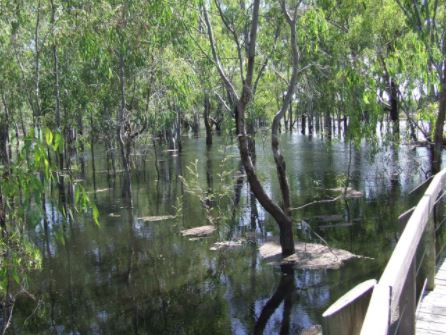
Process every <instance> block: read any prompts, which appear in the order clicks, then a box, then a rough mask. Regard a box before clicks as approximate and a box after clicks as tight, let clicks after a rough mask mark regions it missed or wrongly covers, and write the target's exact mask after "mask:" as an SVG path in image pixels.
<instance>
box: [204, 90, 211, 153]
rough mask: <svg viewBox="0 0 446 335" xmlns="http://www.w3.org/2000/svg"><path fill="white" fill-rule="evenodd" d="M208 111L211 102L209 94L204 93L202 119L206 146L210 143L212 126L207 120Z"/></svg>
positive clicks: (209, 110)
mask: <svg viewBox="0 0 446 335" xmlns="http://www.w3.org/2000/svg"><path fill="white" fill-rule="evenodd" d="M210 112H211V103H210V100H209V94H208V93H205V94H204V112H203V119H204V127H205V128H206V145H208V146H210V145H212V126H211V123H210V120H209V115H210Z"/></svg>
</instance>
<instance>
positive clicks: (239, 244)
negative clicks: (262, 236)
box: [209, 239, 246, 251]
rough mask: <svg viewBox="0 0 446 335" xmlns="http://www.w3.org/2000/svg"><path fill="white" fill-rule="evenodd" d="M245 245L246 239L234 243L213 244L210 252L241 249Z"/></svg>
mask: <svg viewBox="0 0 446 335" xmlns="http://www.w3.org/2000/svg"><path fill="white" fill-rule="evenodd" d="M245 243H246V240H245V239H239V240H234V241H221V242H215V243H214V244H213V246H212V247H210V248H209V250H212V251H218V250H224V249H234V248H240V247H242V246H243V245H244V244H245Z"/></svg>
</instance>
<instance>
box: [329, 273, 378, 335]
mask: <svg viewBox="0 0 446 335" xmlns="http://www.w3.org/2000/svg"><path fill="white" fill-rule="evenodd" d="M375 285H376V280H375V279H369V280H366V281H365V282H362V283H360V284H358V285H356V286H355V287H354V288H352V289H351V290H350V291H348V292H347V293H346V294H344V295H343V296H342V297H341V298H339V299H338V300H337V301H336V302H335V303H334V304H333V305H331V306H330V307H329V308H328V309H327V310H326V311H325V312H324V313H323V314H322V318H323V323H322V325H323V334H324V335H356V334H359V333H360V332H361V327H362V323H363V321H364V318H365V314H366V313H367V308H368V306H369V302H370V297H371V296H372V292H373V288H374V287H375Z"/></svg>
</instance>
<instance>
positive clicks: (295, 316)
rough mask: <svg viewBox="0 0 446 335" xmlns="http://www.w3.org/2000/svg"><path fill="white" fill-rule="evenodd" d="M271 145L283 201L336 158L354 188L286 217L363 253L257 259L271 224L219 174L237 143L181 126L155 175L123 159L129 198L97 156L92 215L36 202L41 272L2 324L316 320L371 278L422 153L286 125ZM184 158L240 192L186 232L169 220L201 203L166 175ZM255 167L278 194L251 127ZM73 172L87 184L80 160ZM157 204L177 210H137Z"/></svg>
mask: <svg viewBox="0 0 446 335" xmlns="http://www.w3.org/2000/svg"><path fill="white" fill-rule="evenodd" d="M282 145H283V151H284V154H285V156H286V159H287V168H288V176H289V182H290V187H291V191H292V195H293V205H294V207H297V206H300V205H303V204H306V203H309V202H311V201H314V200H320V199H326V198H329V197H333V196H334V194H333V192H331V191H328V189H330V188H336V187H338V186H339V185H341V183H342V181H343V180H345V175H346V173H347V171H348V166H349V162H350V164H351V168H350V172H351V175H350V185H351V186H353V188H354V189H356V190H359V191H361V192H363V197H361V198H358V199H351V200H349V201H347V202H344V201H337V202H334V203H324V204H319V205H314V206H309V207H306V208H305V209H303V210H297V211H294V212H293V215H294V219H295V222H301V220H302V219H303V220H305V222H308V223H309V224H310V226H311V227H312V229H314V231H315V232H316V233H318V234H319V235H321V236H322V237H323V238H324V239H325V240H326V241H327V242H328V243H329V244H330V246H333V247H337V248H343V249H347V250H349V251H351V252H353V253H356V254H360V255H365V256H368V257H372V258H373V260H364V259H363V260H355V261H352V262H350V263H348V264H347V265H345V266H343V267H342V268H341V269H338V270H299V269H296V270H295V271H294V272H292V273H289V274H283V273H282V272H281V271H280V269H279V268H277V267H273V266H271V265H268V264H266V263H265V262H264V261H263V260H262V259H261V258H260V256H259V255H258V251H257V248H258V246H259V245H261V243H262V242H264V241H265V240H266V239H268V238H271V237H274V236H277V229H276V226H275V224H274V222H273V221H272V220H271V218H270V217H269V215H267V214H265V212H264V211H263V210H262V208H261V207H260V206H259V205H258V204H256V205H255V207H253V203H252V201H251V200H250V196H249V189H248V188H247V186H246V184H245V183H239V184H237V178H235V177H232V176H237V170H238V168H239V160H238V158H237V157H238V156H237V154H238V151H237V148H236V147H235V146H234V145H231V143H227V140H226V139H224V138H218V137H217V138H215V139H214V146H213V147H212V148H211V149H207V148H206V145H205V139H204V138H184V144H183V152H182V153H181V154H178V155H176V154H174V153H172V152H164V153H163V154H162V157H161V160H160V162H159V174H160V177H159V180H157V179H158V178H157V172H156V169H155V168H154V159H153V157H152V156H150V155H149V156H143V155H140V156H136V157H135V159H136V161H137V162H138V164H137V168H136V171H135V172H134V173H133V175H132V194H131V195H132V197H131V198H132V202H131V204H129V203H128V202H125V201H123V200H122V196H121V194H122V192H121V188H122V185H121V184H122V178H121V177H120V175H119V174H118V175H117V176H116V178H111V179H110V178H107V174H106V173H105V170H106V167H105V159H104V157H103V156H102V158H100V156H98V157H99V158H96V166H97V174H96V184H97V190H99V191H98V192H96V193H95V201H96V204H97V206H98V208H99V210H100V213H101V219H100V220H101V226H100V227H96V226H95V225H94V224H93V223H91V222H90V221H89V220H87V219H85V220H83V219H78V220H76V221H75V222H63V220H61V219H60V216H58V215H57V213H56V210H55V208H53V207H52V206H50V205H48V209H47V210H48V215H49V218H50V221H51V222H50V225H49V227H48V230H46V231H45V229H44V227H43V226H42V225H41V224H39V225H38V226H37V227H36V228H35V229H34V230H33V231H31V238H32V239H33V240H34V241H35V242H36V243H38V245H39V247H40V248H41V250H42V254H43V257H44V261H43V270H42V271H41V272H36V273H35V274H34V275H33V276H32V278H31V280H30V283H29V286H30V291H31V292H36V293H37V294H36V297H38V298H39V302H38V304H37V308H36V304H35V303H30V302H29V300H27V299H24V300H23V301H19V302H18V304H17V306H16V309H15V316H14V330H15V332H16V333H17V334H28V333H32V334H50V333H58V334H252V333H254V332H259V333H260V332H262V331H263V332H264V334H279V333H280V334H299V332H301V331H302V330H303V329H305V328H308V327H310V326H312V325H313V324H319V323H321V313H322V312H323V311H324V310H325V309H326V308H327V307H328V306H329V305H330V304H331V303H332V302H334V301H335V300H336V299H337V298H338V297H339V296H341V295H342V294H343V293H345V292H346V291H347V290H348V289H349V288H351V287H352V286H353V285H355V284H357V283H359V282H361V281H363V280H366V279H369V278H376V277H378V275H379V272H380V271H381V270H382V268H383V266H384V264H385V262H386V261H387V259H388V257H389V255H390V252H391V250H392V248H393V246H394V245H395V243H396V240H397V237H398V232H399V231H400V230H401V227H399V226H398V224H397V223H396V222H397V221H396V218H397V217H398V215H399V214H400V213H401V212H403V211H405V210H406V209H408V208H409V207H410V206H412V205H413V204H414V203H416V200H417V199H418V197H419V196H420V194H419V193H417V192H415V193H414V194H412V195H408V193H409V192H410V191H411V190H412V189H413V188H414V187H415V186H416V185H418V184H419V183H420V182H421V181H423V180H424V179H425V176H424V172H423V171H428V168H427V159H428V157H427V155H428V153H427V151H426V150H425V149H424V148H411V147H409V146H404V145H401V146H399V147H397V148H395V147H381V148H380V149H379V150H378V151H377V152H376V153H374V154H373V155H372V152H371V149H370V148H369V147H368V145H367V144H366V143H364V144H363V145H362V146H361V148H360V150H356V149H354V148H353V149H352V150H349V145H347V144H345V143H342V142H336V141H334V142H331V143H326V142H324V141H323V140H322V139H320V138H316V137H314V138H312V139H311V138H308V137H304V136H301V135H298V134H292V135H290V134H287V135H283V137H282ZM143 149H144V148H142V149H141V150H140V152H144V150H143ZM147 151H149V152H152V150H151V149H150V148H148V149H147ZM350 153H351V155H350ZM143 160H145V162H143ZM194 162H196V166H197V172H198V177H197V178H198V179H197V182H198V185H201V187H202V189H203V190H205V191H206V192H207V191H208V190H209V191H210V192H212V191H215V190H221V189H223V187H222V186H228V187H227V188H226V189H233V190H235V193H237V191H239V192H240V199H239V200H238V199H237V200H236V201H235V202H236V203H238V209H237V210H236V211H232V210H231V209H229V210H228V213H227V217H228V218H230V219H226V220H225V221H224V223H222V224H220V225H219V229H218V232H217V233H216V234H214V236H212V237H210V238H207V239H201V240H197V241H190V240H189V239H188V238H185V237H182V236H181V234H180V231H181V230H183V229H186V228H190V227H195V226H200V225H205V224H208V221H207V220H206V215H205V210H204V208H203V205H202V203H201V202H200V200H199V199H198V198H197V196H196V195H193V194H189V193H187V192H185V191H187V190H186V189H185V187H184V185H183V184H182V183H181V178H180V177H179V176H182V175H184V176H186V178H191V177H190V173H189V172H188V171H189V169H188V167H189V168H191V167H192V165H191V164H193V163H194ZM257 167H258V169H259V174H260V176H261V179H262V181H263V182H264V185H265V188H266V190H267V192H268V193H269V194H272V196H273V197H274V198H275V199H279V188H278V185H277V183H276V176H275V168H274V165H273V159H272V157H271V154H270V148H269V138H268V137H265V138H262V136H259V138H258V139H257ZM88 170H89V171H91V168H90V167H89V168H88ZM192 170H193V169H192ZM224 171H228V173H229V174H230V179H229V180H230V181H231V182H229V184H233V185H221V183H220V177H219V176H218V174H219V173H220V174H221V173H222V172H224ZM223 183H226V184H228V179H227V178H226V180H225V181H224V182H223ZM84 184H85V186H86V188H87V189H89V190H90V191H92V190H93V186H92V185H93V182H92V174H91V172H90V173H89V175H88V176H87V178H86V180H85V181H84ZM215 192H217V191H215ZM217 193H218V192H217ZM92 194H94V193H92ZM234 197H236V195H234ZM180 208H181V211H180V210H179V209H180ZM256 212H257V217H254V220H252V219H251V214H256ZM157 215H177V217H176V218H175V219H170V220H164V221H159V222H143V221H142V220H139V219H138V218H140V217H143V216H157ZM329 217H331V218H332V219H329ZM254 225H255V227H254ZM296 226H297V225H296ZM295 233H296V239H297V238H299V239H306V240H308V241H314V242H320V241H319V240H318V239H317V238H316V237H315V236H316V235H315V234H313V233H312V232H308V231H304V232H303V231H298V229H297V228H296V229H295ZM239 237H245V238H248V240H249V241H250V242H248V243H246V244H245V246H244V247H242V248H240V249H237V250H227V251H224V252H216V251H211V250H209V248H210V247H211V246H212V244H213V243H214V242H216V241H221V240H226V239H228V238H233V239H234V238H239Z"/></svg>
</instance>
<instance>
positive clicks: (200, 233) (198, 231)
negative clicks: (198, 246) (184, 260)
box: [181, 225, 217, 237]
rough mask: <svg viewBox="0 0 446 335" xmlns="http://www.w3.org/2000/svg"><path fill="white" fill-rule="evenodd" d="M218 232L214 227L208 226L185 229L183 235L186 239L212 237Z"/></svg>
mask: <svg viewBox="0 0 446 335" xmlns="http://www.w3.org/2000/svg"><path fill="white" fill-rule="evenodd" d="M216 230H217V228H215V227H214V226H211V225H208V226H200V227H194V228H190V229H185V230H182V231H181V234H182V235H183V236H185V237H206V236H209V235H212V234H213V233H214V232H215V231H216Z"/></svg>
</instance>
